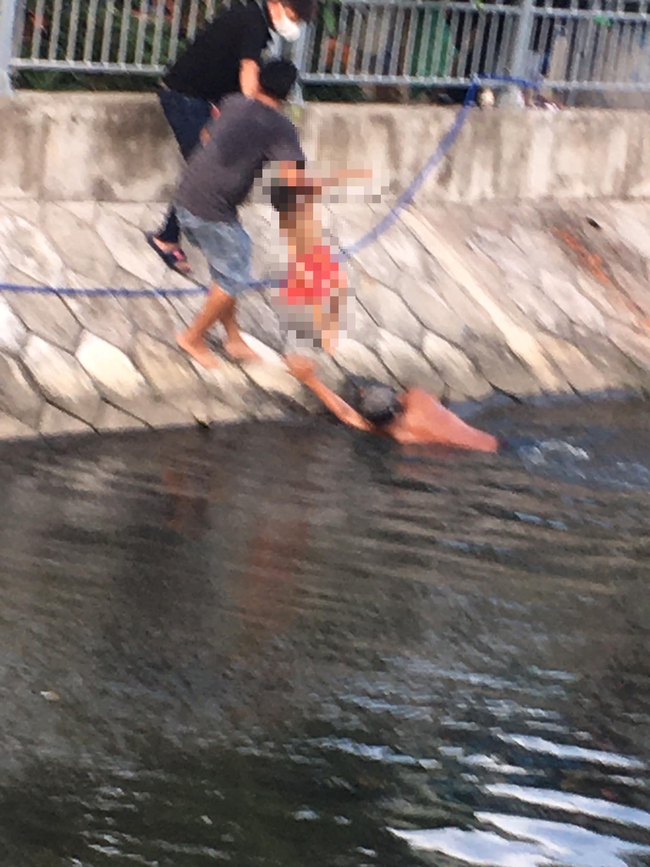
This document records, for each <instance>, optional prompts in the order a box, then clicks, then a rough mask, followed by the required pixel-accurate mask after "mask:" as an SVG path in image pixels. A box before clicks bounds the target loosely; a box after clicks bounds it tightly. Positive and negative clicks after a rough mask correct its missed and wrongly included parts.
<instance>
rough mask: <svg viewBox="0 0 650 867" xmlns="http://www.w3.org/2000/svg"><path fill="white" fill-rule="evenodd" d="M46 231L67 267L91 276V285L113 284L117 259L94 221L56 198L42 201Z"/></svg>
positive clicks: (89, 283)
mask: <svg viewBox="0 0 650 867" xmlns="http://www.w3.org/2000/svg"><path fill="white" fill-rule="evenodd" d="M41 225H42V228H43V231H44V232H46V234H47V237H48V238H49V240H50V241H51V242H52V244H53V246H54V248H55V249H56V251H57V253H58V254H59V256H60V257H61V259H62V261H63V263H64V264H65V266H66V268H68V269H70V270H71V271H74V272H76V273H77V274H82V275H84V277H85V278H87V279H88V281H89V282H88V283H87V284H86V285H87V286H88V287H91V286H99V287H105V286H110V285H111V281H112V279H113V275H114V273H115V270H116V268H115V259H114V257H113V254H112V253H111V251H110V250H109V249H108V247H107V246H106V244H105V243H104V241H103V240H102V239H101V238H100V237H99V236H98V234H97V232H96V231H95V229H94V227H93V226H92V224H90V223H88V222H87V221H86V220H82V219H81V218H79V217H77V216H76V215H75V214H73V213H72V212H71V211H70V210H68V209H66V208H62V207H61V206H60V205H57V204H55V203H53V202H46V203H45V204H44V205H43V212H42V216H41Z"/></svg>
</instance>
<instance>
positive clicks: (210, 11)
mask: <svg viewBox="0 0 650 867" xmlns="http://www.w3.org/2000/svg"><path fill="white" fill-rule="evenodd" d="M233 2H237V0H233ZM219 3H220V0H0V4H2V5H1V6H0V91H1V90H2V89H3V81H4V88H5V89H6V88H7V86H8V81H9V77H8V73H9V72H10V71H12V70H13V71H16V70H21V69H37V70H70V71H77V72H104V73H120V72H121V73H139V74H151V75H158V74H159V73H160V72H161V71H162V70H163V69H164V67H165V66H166V65H167V64H168V63H169V62H171V61H173V60H174V58H176V57H177V56H178V54H179V52H180V51H181V50H182V49H183V46H184V45H185V44H186V43H187V42H188V41H190V40H191V39H192V38H193V37H194V35H195V34H196V32H197V31H198V30H199V29H200V28H201V27H203V26H204V25H205V24H206V23H207V22H208V21H209V20H210V19H211V18H212V16H213V15H214V13H215V11H216V9H217V8H218V6H219ZM321 9H322V12H323V14H321V15H319V18H318V21H317V22H316V23H315V24H313V25H312V26H310V27H309V28H308V30H307V31H306V33H305V36H304V38H303V39H302V40H301V42H300V43H299V44H298V46H297V47H296V51H295V59H296V61H297V63H298V66H299V68H300V70H301V78H302V81H303V82H305V83H307V84H333V83H338V84H355V83H356V84H386V85H407V86H411V87H415V88H423V87H437V86H453V85H459V86H461V85H464V84H467V83H468V82H469V81H470V80H471V79H472V77H473V76H474V75H504V74H510V75H515V76H519V77H528V78H531V77H533V78H540V77H542V76H543V77H544V79H545V81H546V82H547V84H548V85H549V86H553V87H556V88H558V89H571V90H574V89H575V90H589V89H591V90H594V89H597V90H598V89H603V90H639V91H644V90H650V50H649V49H650V44H649V36H650V33H649V28H650V15H649V14H648V0H512V2H504V0H494V2H487V3H483V2H480V0H472V2H469V0H449V2H445V0H440V2H438V0H341V2H339V0H328V6H327V7H326V9H325V7H321Z"/></svg>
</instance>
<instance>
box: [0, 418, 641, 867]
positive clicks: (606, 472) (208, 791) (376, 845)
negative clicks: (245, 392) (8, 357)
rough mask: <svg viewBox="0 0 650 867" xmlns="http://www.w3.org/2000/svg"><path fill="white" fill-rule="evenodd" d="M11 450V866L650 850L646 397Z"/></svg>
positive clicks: (7, 826) (5, 644)
mask: <svg viewBox="0 0 650 867" xmlns="http://www.w3.org/2000/svg"><path fill="white" fill-rule="evenodd" d="M480 423H481V424H482V425H483V426H484V427H485V428H486V429H489V430H493V431H495V432H497V431H498V432H501V433H504V434H506V435H513V434H514V435H523V436H529V437H533V438H534V439H535V441H536V442H535V444H532V445H528V446H526V447H522V448H521V449H520V450H519V452H516V453H514V454H510V455H508V456H503V457H496V456H485V455H471V454H462V453H461V454H459V453H455V452H444V451H437V452H435V451H434V452H431V451H427V450H424V449H419V450H418V449H413V450H411V451H406V452H405V451H400V450H399V449H398V448H396V447H394V446H390V445H387V444H386V443H383V442H379V441H373V440H371V439H369V438H367V437H365V436H364V435H360V434H357V433H355V432H351V431H349V430H345V429H342V428H340V427H337V426H334V425H333V424H330V423H329V422H328V421H326V420H323V419H318V420H313V421H309V422H295V423H257V424H250V425H249V424H246V425H239V426H232V427H227V428H222V429H219V430H212V431H207V432H204V431H185V432H167V433H143V434H138V435H131V436H115V437H110V436H107V437H101V438H100V437H91V438H87V439H86V438H82V439H75V440H69V441H67V442H65V441H59V442H56V443H53V444H50V445H46V444H43V443H41V444H38V445H33V444H32V445H20V446H15V445H14V446H3V447H2V448H1V449H0V486H1V490H2V498H1V501H0V502H1V506H0V664H1V669H0V736H1V747H2V748H1V750H0V763H1V764H0V864H1V865H2V867H108V865H111V867H126V865H137V864H145V865H152V867H153V865H158V867H202V865H212V864H222V863H223V864H226V863H230V864H233V865H237V867H253V865H260V867H262V865H269V867H276V865H277V867H311V865H313V867H320V865H322V867H348V865H349V867H367V865H382V867H398V865H399V867H415V865H440V867H443V865H444V867H463V865H497V867H538V865H540V867H541V865H544V867H545V865H563V867H625V865H637V867H638V865H649V864H650V792H649V790H648V783H649V780H650V776H649V773H648V763H649V762H650V655H649V641H648V633H649V630H650V594H649V592H648V590H649V586H650V576H649V574H648V554H649V552H650V508H649V507H650V439H649V436H648V435H649V432H650V411H649V410H648V406H647V405H643V404H635V403H630V404H601V405H596V404H594V405H587V404H584V405H572V406H567V407H564V408H556V409H552V410H549V409H543V410H542V409H530V408H524V407H520V408H518V409H511V410H508V412H507V414H506V415H504V414H503V411H501V412H500V413H496V412H495V413H494V414H493V415H492V416H485V417H483V418H482V419H480Z"/></svg>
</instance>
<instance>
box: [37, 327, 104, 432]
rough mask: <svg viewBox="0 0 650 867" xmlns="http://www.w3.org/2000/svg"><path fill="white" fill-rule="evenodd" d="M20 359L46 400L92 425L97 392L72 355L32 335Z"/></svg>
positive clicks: (97, 396) (95, 409)
mask: <svg viewBox="0 0 650 867" xmlns="http://www.w3.org/2000/svg"><path fill="white" fill-rule="evenodd" d="M23 362H24V364H25V366H26V367H27V369H28V370H29V372H30V373H31V375H32V376H33V378H34V379H35V380H36V382H37V383H38V385H39V387H40V389H41V391H42V392H43V394H44V395H45V397H46V398H47V400H48V402H49V403H52V404H54V406H56V407H58V408H59V409H62V410H64V411H67V412H71V413H74V415H76V416H77V417H78V418H81V419H83V420H84V421H86V422H88V424H90V425H93V424H94V422H95V419H96V417H97V413H98V411H99V406H100V398H99V394H98V393H97V391H96V390H95V387H94V385H93V383H92V381H91V379H90V377H89V376H88V374H87V373H86V372H85V370H84V369H83V368H82V366H81V365H80V364H79V362H78V361H77V359H76V358H75V357H74V356H72V355H70V354H69V353H67V352H64V351H63V350H62V349H59V348H58V347H55V346H52V344H51V343H48V342H47V341H46V340H43V339H42V338H40V337H37V336H36V335H32V336H31V337H30V338H29V340H28V341H27V345H26V346H25V350H24V352H23Z"/></svg>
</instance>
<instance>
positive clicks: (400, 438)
mask: <svg viewBox="0 0 650 867" xmlns="http://www.w3.org/2000/svg"><path fill="white" fill-rule="evenodd" d="M285 361H286V364H287V366H288V368H289V370H290V371H291V373H292V374H293V375H294V376H295V377H296V379H298V380H299V381H300V382H302V383H303V384H304V385H306V386H307V388H309V389H310V390H311V391H312V392H313V393H314V394H315V395H316V397H318V398H320V400H321V401H322V402H323V403H324V405H325V406H326V407H327V408H328V409H329V410H330V411H331V412H332V413H333V414H334V415H335V416H336V417H337V418H338V419H339V420H340V421H342V422H344V424H347V425H349V426H350V427H354V428H357V429H358V430H362V431H367V432H369V433H375V434H379V435H380V436H385V437H388V438H390V439H393V440H395V441H396V442H398V443H401V444H402V445H416V444H422V445H426V444H429V445H433V444H437V445H442V446H449V447H451V448H458V449H471V450H473V451H479V452H497V451H500V450H502V449H503V448H504V446H505V443H503V442H501V441H500V440H498V439H497V438H496V437H494V436H492V435H491V434H488V433H485V432H484V431H480V430H477V429H476V428H473V427H471V426H470V425H468V424H466V423H465V422H464V421H462V419H460V418H458V416H456V415H454V413H453V412H451V411H450V410H448V409H447V408H446V407H444V406H443V405H442V404H441V403H440V401H439V400H437V399H436V398H435V397H433V395H431V394H427V392H426V391H423V390H422V389H420V388H410V389H408V390H407V391H404V392H402V393H401V394H399V393H398V392H397V391H395V389H394V388H391V387H390V386H389V385H384V384H383V383H381V382H378V381H376V380H371V379H362V378H360V377H350V379H349V380H348V382H347V384H346V398H347V400H344V399H343V398H341V397H339V396H338V395H337V394H335V392H333V391H332V390H331V389H330V388H328V387H327V386H326V385H325V384H324V383H323V382H321V380H320V379H318V377H317V376H316V373H315V365H314V363H313V361H311V360H310V359H308V358H305V357H304V356H301V355H290V356H287V357H286V359H285Z"/></svg>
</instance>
